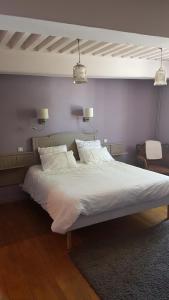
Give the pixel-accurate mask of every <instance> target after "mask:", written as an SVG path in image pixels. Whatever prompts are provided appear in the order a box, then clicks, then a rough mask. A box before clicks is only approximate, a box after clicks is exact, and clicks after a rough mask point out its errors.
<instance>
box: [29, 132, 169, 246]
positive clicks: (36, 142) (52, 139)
mask: <svg viewBox="0 0 169 300" xmlns="http://www.w3.org/2000/svg"><path fill="white" fill-rule="evenodd" d="M95 138H96V136H95V134H94V133H74V132H66V133H65V132H63V133H62V132H59V133H56V134H52V135H48V136H41V137H33V138H32V146H33V152H34V156H35V163H38V162H39V155H38V147H49V146H57V145H64V144H66V145H67V147H68V150H72V151H73V152H74V156H75V158H76V159H77V160H78V159H79V155H78V151H77V148H76V143H75V139H81V140H94V139H95ZM164 205H167V219H169V198H163V199H160V200H158V201H157V200H156V201H151V202H148V203H146V204H145V203H141V204H139V205H134V206H127V207H126V208H123V209H118V210H112V211H108V212H104V213H100V214H97V215H93V216H82V215H80V216H79V218H78V219H77V220H76V222H75V223H74V224H73V225H72V226H71V227H70V229H69V232H67V234H66V235H67V249H68V250H70V248H71V246H72V234H71V233H72V231H74V230H76V229H79V228H83V227H86V226H90V225H93V224H97V223H101V222H105V221H108V220H112V219H116V218H119V217H124V216H127V215H132V214H135V213H139V212H143V211H145V210H148V209H151V208H157V207H160V206H164Z"/></svg>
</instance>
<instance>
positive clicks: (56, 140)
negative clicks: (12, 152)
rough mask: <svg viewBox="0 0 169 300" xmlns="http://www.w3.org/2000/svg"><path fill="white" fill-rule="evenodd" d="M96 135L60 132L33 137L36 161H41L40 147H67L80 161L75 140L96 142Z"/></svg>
mask: <svg viewBox="0 0 169 300" xmlns="http://www.w3.org/2000/svg"><path fill="white" fill-rule="evenodd" d="M95 138H96V137H95V134H94V133H78V132H59V133H55V134H51V135H47V136H41V137H33V138H32V146H33V151H34V154H35V159H36V161H39V156H38V147H51V146H58V145H67V148H68V150H72V151H73V153H74V156H75V158H76V159H79V155H78V151H77V148H76V143H75V139H80V140H86V141H87V140H89V141H90V140H94V139H95Z"/></svg>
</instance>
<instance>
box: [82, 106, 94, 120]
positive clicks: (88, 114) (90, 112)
mask: <svg viewBox="0 0 169 300" xmlns="http://www.w3.org/2000/svg"><path fill="white" fill-rule="evenodd" d="M93 115H94V114H93V107H87V108H85V109H84V115H83V116H84V117H85V118H93Z"/></svg>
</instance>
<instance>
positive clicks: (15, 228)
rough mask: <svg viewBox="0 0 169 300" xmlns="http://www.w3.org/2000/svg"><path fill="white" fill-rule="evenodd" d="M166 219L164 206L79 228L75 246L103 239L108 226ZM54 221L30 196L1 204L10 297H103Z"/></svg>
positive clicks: (1, 275)
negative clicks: (73, 256) (72, 256)
mask: <svg viewBox="0 0 169 300" xmlns="http://www.w3.org/2000/svg"><path fill="white" fill-rule="evenodd" d="M165 217H166V208H165V207H162V208H159V209H154V210H151V211H148V212H145V213H144V214H138V215H134V216H130V217H125V218H121V219H118V220H114V221H111V222H106V223H102V224H98V225H95V226H91V227H88V228H85V229H82V230H78V231H77V232H75V233H74V234H73V241H74V246H75V247H76V246H78V244H79V243H85V241H86V239H92V237H93V236H98V238H104V236H105V235H106V232H107V231H108V230H111V232H112V234H120V233H121V232H122V231H123V232H124V231H126V233H127V234H132V233H133V232H137V231H140V230H145V228H147V227H149V226H154V224H156V223H158V222H160V221H162V220H164V218H165ZM50 225H51V220H50V218H49V217H48V216H47V214H46V213H45V212H44V211H43V210H42V209H41V208H40V207H39V206H38V205H37V204H35V203H33V201H31V200H24V201H22V202H21V201H20V202H19V201H18V202H13V203H7V204H1V205H0V289H1V292H2V293H3V295H5V296H6V298H5V299H10V300H32V299H38V300H98V299H99V298H98V296H97V295H96V294H95V292H94V291H93V290H92V288H91V287H90V286H89V284H88V283H87V281H86V280H85V279H84V278H83V277H82V275H81V274H80V272H79V271H78V270H77V269H76V267H75V266H74V265H73V263H72V262H71V260H70V258H69V255H68V253H67V251H66V239H65V236H62V235H58V234H54V233H52V232H51V230H50ZM0 299H1V296H0ZM3 299H4V298H3Z"/></svg>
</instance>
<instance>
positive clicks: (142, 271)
mask: <svg viewBox="0 0 169 300" xmlns="http://www.w3.org/2000/svg"><path fill="white" fill-rule="evenodd" d="M70 256H71V258H72V260H73V262H74V263H75V265H76V266H77V267H78V268H79V270H80V271H81V273H82V274H83V275H84V276H85V277H86V279H87V280H88V282H89V283H90V284H91V286H92V287H93V288H94V289H95V291H96V293H97V294H98V295H99V296H100V298H101V299H103V300H123V299H125V300H128V299H130V300H131V299H134V300H137V299H138V300H146V299H147V300H167V299H169V221H166V222H163V223H161V224H159V225H157V226H154V227H153V228H150V229H145V230H144V232H141V233H139V234H138V235H137V236H134V235H133V236H129V237H128V236H126V234H124V236H123V235H121V237H120V238H119V237H114V235H109V236H106V238H105V239H101V241H100V240H98V238H97V239H96V240H94V239H93V240H92V241H90V244H86V243H85V245H83V246H80V247H77V248H75V249H73V250H72V252H71V254H70Z"/></svg>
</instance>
